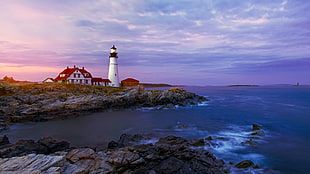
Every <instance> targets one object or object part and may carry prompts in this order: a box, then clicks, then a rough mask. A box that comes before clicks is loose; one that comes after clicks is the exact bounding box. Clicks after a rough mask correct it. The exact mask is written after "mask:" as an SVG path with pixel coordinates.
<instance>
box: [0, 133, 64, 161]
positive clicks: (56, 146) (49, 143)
mask: <svg viewBox="0 0 310 174" xmlns="http://www.w3.org/2000/svg"><path fill="white" fill-rule="evenodd" d="M69 145H70V144H69V143H68V142H65V141H61V142H57V141H56V140H54V139H52V138H50V137H44V138H41V139H40V140H38V141H37V142H35V141H34V140H19V141H17V142H16V143H15V144H6V145H3V146H0V157H1V158H8V157H14V156H22V155H26V154H30V153H42V154H51V153H54V152H57V151H61V150H66V149H68V148H69Z"/></svg>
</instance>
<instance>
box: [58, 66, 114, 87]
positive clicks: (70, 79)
mask: <svg viewBox="0 0 310 174" xmlns="http://www.w3.org/2000/svg"><path fill="white" fill-rule="evenodd" d="M55 82H59V83H72V84H82V85H96V86H108V85H109V83H111V81H110V80H109V79H102V78H93V77H92V75H91V73H90V72H88V71H87V70H86V69H85V68H84V67H83V68H78V67H77V66H75V65H74V67H73V68H69V67H67V68H66V69H64V70H63V71H62V72H61V73H59V74H58V76H57V77H56V78H55Z"/></svg>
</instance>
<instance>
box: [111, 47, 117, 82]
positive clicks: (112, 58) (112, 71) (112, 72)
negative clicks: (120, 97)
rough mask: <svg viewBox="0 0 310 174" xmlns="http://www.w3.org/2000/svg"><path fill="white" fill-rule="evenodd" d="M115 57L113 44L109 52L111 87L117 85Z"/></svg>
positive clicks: (115, 51) (115, 52)
mask: <svg viewBox="0 0 310 174" xmlns="http://www.w3.org/2000/svg"><path fill="white" fill-rule="evenodd" d="M117 58H118V57H117V50H116V47H115V46H114V45H113V47H112V48H111V52H110V65H109V80H110V81H111V86H113V87H119V77H118V64H117Z"/></svg>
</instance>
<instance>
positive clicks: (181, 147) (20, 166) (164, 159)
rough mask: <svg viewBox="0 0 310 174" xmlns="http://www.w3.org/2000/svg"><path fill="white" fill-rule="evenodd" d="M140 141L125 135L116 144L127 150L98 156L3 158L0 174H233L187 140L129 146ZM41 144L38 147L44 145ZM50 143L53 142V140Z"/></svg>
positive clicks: (75, 152) (82, 152)
mask: <svg viewBox="0 0 310 174" xmlns="http://www.w3.org/2000/svg"><path fill="white" fill-rule="evenodd" d="M140 138H141V136H140V135H135V136H132V135H122V136H121V138H120V140H119V141H118V142H115V143H117V144H119V145H121V146H125V147H117V148H114V149H107V150H106V151H99V152H96V151H95V150H93V149H90V148H79V149H71V150H69V151H60V152H55V153H52V154H50V153H46V154H35V153H32V154H27V155H22V156H19V157H10V158H0V166H1V168H0V173H10V174H11V173H16V174H17V173H23V174H33V173H42V174H48V173H59V174H61V173H89V174H95V173H101V174H108V173H110V174H112V173H113V174H114V173H154V174H156V173H160V174H170V173H180V174H181V173H182V174H187V173H188V174H190V173H198V174H199V173H201V174H208V173H217V174H222V173H228V172H229V169H228V168H227V166H226V164H225V163H224V161H223V160H218V159H216V158H215V157H214V155H213V154H212V153H210V152H209V151H207V150H203V149H195V148H193V147H192V146H191V145H190V142H189V141H188V140H186V139H184V138H181V137H175V136H168V137H165V138H160V139H159V140H158V142H156V143H154V144H137V145H129V146H127V145H128V144H134V143H137V142H138V141H139V139H140ZM48 139H49V138H48ZM39 141H40V140H39ZM39 141H38V142H37V143H40V142H41V143H42V141H40V142H39ZM47 141H48V142H49V141H50V139H49V140H47ZM43 142H44V141H43ZM54 143H55V142H54ZM48 144H49V143H48ZM1 148H2V146H0V149H1ZM67 150H68V149H67ZM51 152H52V151H51Z"/></svg>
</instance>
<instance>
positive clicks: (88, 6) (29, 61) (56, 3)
mask: <svg viewBox="0 0 310 174" xmlns="http://www.w3.org/2000/svg"><path fill="white" fill-rule="evenodd" d="M0 27H1V29H0V78H2V77H3V76H5V75H8V76H13V77H14V78H15V79H17V80H30V81H42V80H44V79H45V78H47V77H53V78H55V77H56V76H57V74H58V73H59V72H61V71H62V70H63V69H64V68H65V67H67V66H70V67H73V65H77V66H79V67H83V66H84V67H85V68H86V69H87V70H88V71H90V72H91V73H92V74H93V76H97V77H103V78H107V73H108V64H109V59H108V57H109V50H110V48H111V46H112V45H113V44H115V45H116V47H117V48H118V52H119V59H118V62H119V73H120V78H121V79H124V78H126V77H134V78H137V79H138V80H140V81H141V82H153V83H170V84H185V85H228V84H296V82H300V83H301V84H310V1H308V0H272V1H271V0H144V1H143V0H1V2H0Z"/></svg>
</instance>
